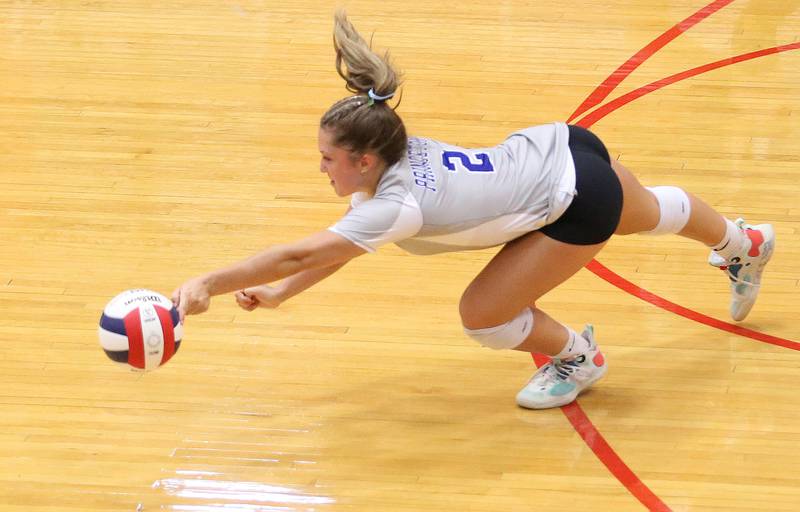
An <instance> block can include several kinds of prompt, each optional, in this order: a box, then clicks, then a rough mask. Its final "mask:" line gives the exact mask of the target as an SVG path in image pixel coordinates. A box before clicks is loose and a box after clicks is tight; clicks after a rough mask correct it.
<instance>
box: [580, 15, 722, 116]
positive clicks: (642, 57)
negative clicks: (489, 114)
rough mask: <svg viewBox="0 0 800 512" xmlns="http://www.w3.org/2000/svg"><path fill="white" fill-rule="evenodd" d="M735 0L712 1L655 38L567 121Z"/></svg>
mask: <svg viewBox="0 0 800 512" xmlns="http://www.w3.org/2000/svg"><path fill="white" fill-rule="evenodd" d="M731 2H733V0H716V1H714V2H711V3H710V4H708V5H706V6H705V7H703V8H702V9H700V10H699V11H697V12H696V13H694V14H692V15H691V16H689V17H688V18H686V19H685V20H683V21H681V22H680V23H678V24H677V25H675V26H673V27H672V28H670V29H669V30H667V31H666V32H664V33H663V34H661V35H660V36H658V37H657V38H655V39H653V40H652V41H651V42H650V44H648V45H647V46H645V47H644V48H642V49H641V50H639V51H638V52H636V54H635V55H634V56H633V57H631V58H630V59H628V60H627V61H626V62H625V63H624V64H622V65H621V66H620V67H618V68H617V69H616V70H615V71H614V72H613V73H611V74H610V75H608V78H606V79H605V80H604V81H603V83H601V84H600V85H599V86H597V88H595V90H594V91H592V92H591V94H589V96H587V97H586V99H585V100H584V101H583V103H581V104H580V106H579V107H578V108H577V109H575V112H573V113H572V115H571V116H569V119H567V122H568V123H569V122H571V121H572V120H573V119H575V118H576V117H578V116H579V115H581V114H583V113H584V112H586V111H587V110H589V109H590V108H592V107H594V106H595V105H597V104H599V103H600V102H601V101H603V100H604V99H606V97H608V95H609V94H611V93H612V92H613V91H614V89H616V88H617V86H618V85H619V84H620V83H622V81H623V80H625V79H626V78H627V77H628V75H630V74H631V73H633V71H634V70H635V69H636V68H638V67H639V66H640V65H641V64H642V63H643V62H644V61H646V60H647V59H649V58H650V57H652V56H653V55H654V54H655V53H656V52H658V51H659V50H660V49H661V48H663V47H664V46H666V45H667V44H669V43H670V42H671V41H673V40H674V39H675V38H677V37H678V36H679V35H681V34H683V33H684V32H686V31H687V30H689V29H690V28H692V27H693V26H695V25H697V24H698V23H700V22H701V21H703V20H704V19H706V18H708V17H709V16H711V15H712V14H714V13H715V12H717V11H719V10H720V9H722V8H723V7H725V6H726V5H728V4H729V3H731Z"/></svg>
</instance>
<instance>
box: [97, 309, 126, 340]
mask: <svg viewBox="0 0 800 512" xmlns="http://www.w3.org/2000/svg"><path fill="white" fill-rule="evenodd" d="M100 327H102V328H103V329H105V330H106V331H108V332H113V333H116V334H119V335H120V336H127V333H126V332H125V319H124V318H114V317H110V316H106V314H105V313H103V316H101V317H100Z"/></svg>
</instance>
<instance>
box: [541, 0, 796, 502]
mask: <svg viewBox="0 0 800 512" xmlns="http://www.w3.org/2000/svg"><path fill="white" fill-rule="evenodd" d="M728 3H730V1H720V2H714V3H712V4H709V5H708V6H706V8H705V9H704V10H701V11H699V12H698V13H696V15H698V16H699V15H700V13H704V14H705V15H704V16H702V17H700V18H699V19H697V20H696V21H694V23H693V24H696V23H698V22H699V21H701V20H702V19H704V18H705V17H707V16H709V15H710V14H712V13H713V12H715V11H716V10H719V9H721V8H722V7H724V6H725V5H727V4H728ZM712 8H714V10H713V11H711V10H710V9H712ZM706 10H709V11H706ZM688 19H691V17H690V18H688ZM688 19H687V20H688ZM687 20H684V21H687ZM686 28H688V27H686ZM680 33H681V32H678V33H676V34H675V35H674V36H672V39H674V37H677V35H679V34H680ZM662 38H663V39H662ZM665 40H666V42H669V40H671V39H669V36H667V35H666V34H664V35H662V36H661V37H660V38H657V39H656V41H660V42H663V41H665ZM666 42H663V44H661V45H660V46H658V48H655V49H654V50H653V51H652V53H655V51H657V50H658V49H659V48H661V47H663V46H664V44H666ZM798 48H800V43H794V44H790V45H784V46H777V47H774V48H770V49H766V50H760V51H756V52H751V53H747V54H743V55H739V56H736V57H732V58H730V59H724V60H721V61H717V62H714V63H711V64H707V65H705V66H700V67H697V68H694V69H691V70H688V71H685V72H683V73H678V74H676V75H672V76H671V77H668V78H665V79H663V80H659V81H656V82H653V83H652V84H649V85H648V86H645V87H642V88H640V89H637V90H636V91H633V92H631V93H628V94H626V95H624V96H622V97H620V98H617V99H616V100H614V101H612V102H610V103H609V104H606V105H604V106H602V107H600V108H599V109H598V110H596V111H595V112H592V113H591V114H590V115H588V116H586V117H584V118H583V119H581V121H579V122H578V123H577V124H579V125H581V126H584V127H586V128H588V127H590V126H591V125H593V124H594V123H596V122H597V121H599V120H600V119H602V118H603V117H605V116H607V115H608V114H610V113H611V112H613V111H615V110H616V109H618V108H621V107H622V106H624V105H626V104H628V103H630V102H631V101H634V100H635V99H637V98H640V97H642V96H644V95H646V94H649V93H651V92H653V91H655V90H658V89H660V88H662V87H666V86H667V85H670V84H672V83H675V82H678V81H680V80H684V79H686V78H689V77H692V76H696V75H698V74H700V73H705V72H708V71H711V70H713V69H717V68H720V67H723V66H728V65H731V64H735V63H738V62H743V61H746V60H750V59H754V58H758V57H763V56H765V55H770V54H775V53H779V52H783V51H789V50H794V49H798ZM652 53H651V54H652ZM642 54H644V53H643V52H640V53H639V54H637V55H640V56H641V55H642ZM645 58H646V57H645ZM631 61H633V62H634V64H635V65H628V66H627V67H626V66H625V65H623V66H621V67H620V68H618V70H617V71H616V72H615V74H614V75H612V76H614V78H613V79H611V80H608V79H607V80H606V82H604V84H603V85H605V86H606V88H605V90H603V91H600V92H599V93H597V90H596V91H595V93H597V94H594V93H593V95H590V96H589V98H587V101H585V102H584V105H582V106H581V107H579V108H578V110H576V113H575V114H573V115H572V116H571V117H570V119H573V118H574V117H575V116H576V115H578V114H579V113H580V112H581V108H582V107H584V106H586V105H589V104H590V103H591V101H594V100H595V99H596V98H599V99H597V102H598V103H599V102H600V101H602V99H604V98H605V97H607V96H608V94H610V93H611V91H612V90H613V89H614V88H615V87H616V85H618V84H619V83H621V82H622V80H624V79H625V78H626V77H627V76H628V75H629V74H630V73H631V72H632V71H633V70H634V69H636V67H638V65H639V64H641V62H643V61H644V59H640V60H638V61H636V60H635V59H633V58H632V59H631V60H629V62H631ZM626 64H627V63H626ZM609 78H611V77H609ZM603 85H601V86H600V87H602V86H603ZM600 87H598V89H600ZM590 99H591V101H590ZM595 104H597V103H595ZM591 106H593V105H590V106H588V107H586V108H584V109H583V110H582V111H585V110H586V109H587V108H591ZM587 268H588V269H589V270H590V271H592V272H593V273H595V274H596V275H598V276H599V277H601V278H602V279H604V280H605V281H607V282H609V283H610V284H613V285H614V286H617V287H618V288H620V289H622V290H623V291H626V292H628V293H631V294H632V295H634V296H636V297H639V298H641V299H642V300H646V301H647V302H650V303H651V304H653V305H656V306H658V307H661V308H663V309H666V310H668V311H671V312H673V313H676V314H679V315H682V316H684V317H686V318H690V319H692V320H695V321H698V322H702V323H704V324H706V325H709V326H712V327H716V328H718V329H722V330H725V331H728V332H732V333H734V334H738V335H741V336H746V337H749V338H752V339H756V340H759V341H763V342H766V343H771V344H774V345H778V346H782V347H786V348H791V349H794V350H798V349H800V343H797V342H794V341H790V340H785V339H782V338H778V337H775V336H771V335H768V334H764V333H760V332H757V331H753V330H750V329H747V328H744V327H740V326H737V325H734V324H730V323H728V322H723V321H721V320H717V319H715V318H711V317H708V316H706V315H703V314H701V313H697V312H695V311H692V310H689V309H688V308H684V307H682V306H679V305H678V304H675V303H673V302H670V301H668V300H666V299H663V298H662V297H659V296H657V295H655V294H653V293H650V292H648V291H647V290H644V289H643V288H640V287H638V286H636V285H634V284H633V283H631V282H630V281H627V280H626V279H624V278H622V277H621V276H619V275H617V274H615V273H614V272H612V271H611V270H609V269H608V268H606V267H605V266H603V265H602V264H600V263H599V262H597V261H596V260H592V262H590V263H589V265H587ZM534 360H535V361H536V364H537V366H541V365H543V364H545V363H546V362H547V360H548V359H547V358H546V357H544V356H541V355H538V354H537V355H534ZM561 411H562V412H563V413H564V416H566V418H567V420H569V422H570V423H571V424H572V427H573V428H574V429H575V431H576V432H577V433H578V434H579V435H580V436H581V438H582V439H583V440H584V442H585V443H586V445H587V446H588V447H589V448H590V449H591V450H592V452H593V453H594V454H595V456H596V457H597V458H598V460H600V461H601V462H602V463H603V464H604V465H605V466H606V468H608V470H609V471H610V472H611V474H612V475H614V477H615V478H616V479H617V480H618V481H619V482H620V483H621V484H622V485H624V486H625V488H626V489H627V490H628V492H630V493H631V495H632V496H634V497H635V498H636V499H638V500H639V502H641V503H642V504H643V505H644V506H645V507H647V508H648V509H649V510H653V511H658V512H661V511H669V510H670V509H669V507H668V506H667V505H666V504H665V503H664V502H663V501H662V500H661V499H660V498H659V497H658V496H657V495H656V494H655V493H653V492H652V491H651V490H650V489H649V488H648V487H647V486H646V485H645V484H644V482H642V481H641V480H640V479H639V477H637V476H636V474H635V473H634V472H633V471H632V470H631V469H630V468H629V467H628V466H627V464H625V462H624V461H623V460H622V459H621V458H620V457H619V455H617V453H616V452H615V451H614V449H613V448H611V446H610V445H609V444H608V442H607V441H606V440H605V438H603V436H602V435H601V434H600V432H599V431H598V430H597V428H596V427H595V426H594V424H593V423H592V422H591V420H590V419H589V417H588V416H587V415H586V413H585V412H584V411H583V409H582V408H581V407H580V405H579V404H578V402H577V401H575V402H573V403H571V404H569V405H566V406H563V407H561Z"/></svg>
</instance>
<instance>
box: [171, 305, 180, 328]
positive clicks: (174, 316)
mask: <svg viewBox="0 0 800 512" xmlns="http://www.w3.org/2000/svg"><path fill="white" fill-rule="evenodd" d="M169 315H170V316H171V317H172V327H176V326H177V325H178V323H179V322H180V321H181V317H180V315H178V310H177V309H175V308H172V309H170V310H169Z"/></svg>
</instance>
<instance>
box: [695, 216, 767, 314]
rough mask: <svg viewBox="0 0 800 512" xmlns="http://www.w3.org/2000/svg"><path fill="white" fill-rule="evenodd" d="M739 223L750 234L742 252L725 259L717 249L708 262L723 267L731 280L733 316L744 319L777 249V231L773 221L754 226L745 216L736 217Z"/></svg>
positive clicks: (751, 306)
mask: <svg viewBox="0 0 800 512" xmlns="http://www.w3.org/2000/svg"><path fill="white" fill-rule="evenodd" d="M736 225H737V226H739V227H740V228H741V229H742V230H744V234H745V235H746V237H747V241H746V242H745V246H744V249H743V250H742V252H741V254H739V255H737V256H735V257H733V258H731V259H730V260H726V259H725V258H723V257H722V256H720V255H719V254H717V253H716V252H714V251H711V254H710V255H709V256H708V262H709V263H710V264H711V265H713V266H715V267H718V268H720V269H722V270H723V271H724V272H725V274H726V275H727V276H728V278H729V279H730V281H731V285H730V286H731V308H730V312H731V317H733V319H734V320H737V321H738V320H744V318H745V317H746V316H747V314H748V313H750V310H751V309H752V308H753V304H755V303H756V297H758V291H759V290H760V289H761V274H762V272H764V267H765V266H766V265H767V262H768V261H769V259H770V258H771V257H772V251H773V249H775V231H774V230H773V229H772V226H771V225H770V224H758V225H756V226H751V225H749V224H746V223H745V222H744V220H743V219H736Z"/></svg>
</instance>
